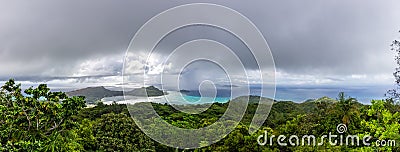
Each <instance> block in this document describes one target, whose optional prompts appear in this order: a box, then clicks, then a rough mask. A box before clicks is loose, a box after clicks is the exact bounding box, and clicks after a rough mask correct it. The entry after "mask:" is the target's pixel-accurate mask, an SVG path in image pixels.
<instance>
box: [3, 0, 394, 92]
mask: <svg viewBox="0 0 400 152" xmlns="http://www.w3.org/2000/svg"><path fill="white" fill-rule="evenodd" d="M191 2H211V3H216V4H221V5H225V6H228V7H230V8H232V9H235V10H237V11H239V12H241V13H242V14H244V15H245V16H246V17H248V18H249V19H250V20H251V21H253V22H254V24H255V25H256V26H257V27H258V28H259V29H260V30H261V32H262V33H263V35H264V37H265V38H266V39H267V41H268V43H269V46H270V48H271V51H272V54H273V55H274V58H275V63H276V67H277V81H278V84H288V85H289V84H298V85H307V84H308V85H312V84H332V85H340V84H378V83H386V84H387V83H391V82H392V81H393V80H392V78H391V72H392V71H393V68H394V64H395V63H394V60H393V55H394V54H393V53H392V52H390V51H389V44H390V42H391V41H392V40H393V39H395V38H396V37H398V35H397V33H396V32H397V31H398V30H399V28H400V19H399V15H400V2H399V1H374V2H372V1H369V2H366V1H361V0H354V1H344V0H343V1H311V0H305V1H294V0H293V1H285V0H284V1H262V0H259V1H252V2H240V1H238V0H237V1H185V2H178V1H155V0H150V1H105V0H86V1H81V0H68V1H67V0H64V1H51V0H38V1H25V2H22V1H0V79H2V80H6V79H8V78H10V77H16V78H17V79H20V80H26V81H51V80H56V79H64V78H65V79H78V78H83V80H87V79H91V78H93V79H96V78H97V77H108V76H116V75H120V74H121V73H120V71H121V70H122V60H123V55H124V52H125V50H126V48H127V47H128V44H129V41H130V39H131V38H132V36H133V35H134V33H135V32H136V31H137V30H138V29H139V27H140V26H142V25H143V24H144V23H145V22H146V21H147V20H148V19H150V18H151V17H153V16H154V15H156V14H158V13H160V12H162V11H164V10H166V9H168V8H171V7H174V6H178V5H181V4H186V3H191ZM177 20H179V17H177ZM195 38H214V39H215V40H218V41H222V42H224V43H225V44H226V45H227V46H231V47H232V49H233V50H237V53H238V54H242V55H241V56H243V60H244V61H249V62H246V63H245V64H246V66H247V67H248V68H253V67H254V65H253V64H252V59H251V57H249V56H248V54H247V55H246V53H245V52H246V51H247V50H246V48H245V47H244V46H243V45H242V44H240V43H239V42H238V41H237V40H235V39H234V38H232V36H231V35H229V34H227V33H224V32H223V31H220V30H213V29H208V28H207V27H200V28H197V29H195V28H193V29H190V28H187V29H182V30H181V31H177V32H176V33H173V34H171V35H170V37H169V38H167V39H166V40H165V42H163V43H161V44H160V46H159V47H158V49H159V50H160V54H163V50H166V51H165V52H164V53H165V54H168V50H170V49H173V48H174V47H176V45H178V44H180V43H182V42H184V41H187V40H188V39H195ZM107 80H109V81H116V82H115V83H116V84H117V83H120V82H119V80H120V79H118V78H114V77H113V78H110V79H107Z"/></svg>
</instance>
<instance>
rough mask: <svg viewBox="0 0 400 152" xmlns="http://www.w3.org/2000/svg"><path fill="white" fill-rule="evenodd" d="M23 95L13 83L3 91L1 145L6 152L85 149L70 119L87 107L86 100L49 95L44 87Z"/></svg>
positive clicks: (2, 89) (0, 106)
mask: <svg viewBox="0 0 400 152" xmlns="http://www.w3.org/2000/svg"><path fill="white" fill-rule="evenodd" d="M24 93H25V94H26V95H25V96H24V95H23V94H22V89H21V85H20V84H16V83H15V81H14V80H13V79H11V80H9V81H8V82H6V83H5V85H4V86H2V87H1V90H0V121H1V123H0V144H1V146H0V147H2V148H3V150H7V151H16V150H22V151H34V150H35V151H36V150H39V151H40V150H51V151H71V150H80V149H82V147H81V146H80V145H79V144H78V143H77V142H76V141H75V140H74V139H75V138H77V136H76V133H74V131H73V128H74V127H75V126H76V125H77V124H76V123H75V122H73V121H71V116H73V115H75V114H77V113H78V111H79V110H80V109H82V108H83V107H84V106H85V101H84V97H68V96H67V95H66V94H65V93H62V92H50V89H49V88H48V87H47V85H45V84H41V85H39V86H38V87H37V88H33V87H30V88H29V89H26V90H25V91H24ZM0 150H1V149H0Z"/></svg>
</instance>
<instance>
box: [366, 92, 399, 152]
mask: <svg viewBox="0 0 400 152" xmlns="http://www.w3.org/2000/svg"><path fill="white" fill-rule="evenodd" d="M371 103H372V105H371V106H370V108H369V109H368V110H367V116H368V119H367V120H362V121H361V125H362V126H364V130H365V132H364V135H370V136H372V137H374V139H375V140H381V141H382V140H395V141H399V140H400V135H399V131H400V124H399V121H400V113H398V112H396V113H391V112H390V111H389V110H388V109H386V108H385V105H384V104H385V102H384V101H382V100H372V101H371ZM372 143H373V144H375V143H374V142H372ZM373 146H379V145H373ZM392 148H393V147H390V146H386V147H381V148H379V149H380V150H386V151H397V150H398V149H397V150H394V149H392ZM395 148H398V147H395Z"/></svg>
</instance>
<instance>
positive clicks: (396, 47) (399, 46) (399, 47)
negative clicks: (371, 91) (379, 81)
mask: <svg viewBox="0 0 400 152" xmlns="http://www.w3.org/2000/svg"><path fill="white" fill-rule="evenodd" d="M399 33H400V31H399ZM390 47H391V49H390V50H392V51H395V52H396V56H395V58H394V59H395V60H396V63H397V68H396V69H395V71H394V72H393V76H394V78H395V83H396V87H395V88H394V89H391V90H388V91H387V93H386V94H385V95H386V96H387V97H389V99H392V100H394V101H396V102H398V100H399V98H400V93H399V89H400V41H399V40H393V42H392V44H391V45H390Z"/></svg>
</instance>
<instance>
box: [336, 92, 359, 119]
mask: <svg viewBox="0 0 400 152" xmlns="http://www.w3.org/2000/svg"><path fill="white" fill-rule="evenodd" d="M338 101H339V103H338V106H339V109H340V110H341V111H342V113H343V114H342V122H343V123H344V124H346V125H348V124H349V123H350V121H351V116H352V108H353V105H354V103H355V101H356V99H354V98H351V97H349V98H346V97H345V94H344V92H340V93H339V95H338Z"/></svg>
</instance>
